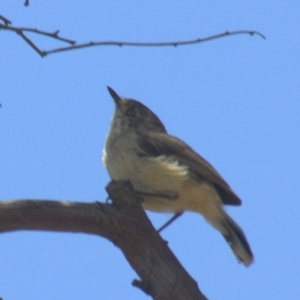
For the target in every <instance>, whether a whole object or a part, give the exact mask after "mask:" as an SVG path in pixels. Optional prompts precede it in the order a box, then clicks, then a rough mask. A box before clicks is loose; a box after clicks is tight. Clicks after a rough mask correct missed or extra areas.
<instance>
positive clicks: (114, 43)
mask: <svg viewBox="0 0 300 300" xmlns="http://www.w3.org/2000/svg"><path fill="white" fill-rule="evenodd" d="M236 34H250V35H251V36H252V35H254V34H257V35H259V36H260V37H262V38H263V39H266V38H265V36H264V35H263V34H261V33H260V32H258V31H249V30H238V31H231V32H229V31H226V32H224V33H219V34H216V35H211V36H208V37H205V38H202V39H200V38H197V39H194V40H186V41H175V42H145V43H141V42H120V41H100V42H89V43H83V44H77V45H74V46H69V47H61V48H56V49H53V50H49V51H45V52H44V53H45V55H48V54H52V53H56V52H63V51H68V50H75V49H81V48H87V47H93V46H119V47H122V46H131V47H167V46H172V47H177V46H183V45H191V44H199V43H203V42H207V41H210V40H214V39H218V38H222V37H226V36H230V35H236Z"/></svg>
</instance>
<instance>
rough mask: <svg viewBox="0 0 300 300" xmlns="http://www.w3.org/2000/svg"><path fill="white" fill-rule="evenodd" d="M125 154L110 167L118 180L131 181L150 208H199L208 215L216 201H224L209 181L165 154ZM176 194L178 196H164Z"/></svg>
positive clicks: (198, 209) (177, 210)
mask: <svg viewBox="0 0 300 300" xmlns="http://www.w3.org/2000/svg"><path fill="white" fill-rule="evenodd" d="M129 153H130V154H128V153H127V154H126V153H124V152H123V153H122V155H119V156H118V157H117V158H116V159H114V160H111V159H110V158H108V159H109V161H110V163H109V164H107V158H106V167H107V169H108V172H109V174H110V177H111V178H112V179H114V180H130V181H131V183H132V185H133V187H134V189H135V190H136V191H137V192H139V193H140V195H141V196H142V197H143V199H144V201H143V202H142V206H143V208H144V209H146V210H151V211H155V212H181V211H185V210H189V211H197V212H200V213H202V214H203V215H206V214H207V213H208V212H209V210H210V209H209V207H211V205H212V204H213V203H215V204H216V203H221V202H220V198H219V196H218V195H217V193H216V191H215V189H214V188H213V187H212V186H211V185H210V184H208V183H206V182H196V181H195V180H193V179H191V178H190V176H189V175H188V168H187V167H186V166H182V165H179V164H178V163H177V162H176V161H174V160H171V159H168V158H166V157H165V156H160V157H155V158H149V157H139V156H137V155H135V154H134V152H129ZM143 192H144V193H145V194H151V195H156V194H160V195H164V194H165V195H170V194H171V195H172V194H173V195H176V197H174V199H173V198H172V197H171V198H168V197H162V196H159V197H157V196H149V195H145V194H144V195H143Z"/></svg>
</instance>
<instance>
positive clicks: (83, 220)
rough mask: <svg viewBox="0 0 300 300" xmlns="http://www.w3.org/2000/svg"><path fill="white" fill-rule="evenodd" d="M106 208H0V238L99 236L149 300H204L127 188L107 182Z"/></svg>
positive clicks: (48, 204) (33, 203)
mask: <svg viewBox="0 0 300 300" xmlns="http://www.w3.org/2000/svg"><path fill="white" fill-rule="evenodd" d="M106 189H107V192H108V194H109V196H110V198H111V199H112V201H113V203H112V204H105V203H99V202H97V203H76V202H67V201H65V202H58V201H45V200H22V201H10V202H1V203H0V232H9V231H16V230H48V231H60V232H82V233H88V234H95V235H98V236H102V237H105V238H107V239H108V240H110V241H111V242H113V243H114V244H115V245H116V246H118V247H120V249H121V251H122V252H123V254H124V255H125V257H126V259H127V260H128V262H129V263H130V265H131V266H132V268H133V269H134V270H135V271H136V272H137V274H138V275H139V277H140V278H141V281H139V280H134V281H133V285H134V286H137V287H139V288H140V289H142V290H143V291H144V292H146V293H147V294H149V295H151V296H152V297H153V299H159V300H162V299H172V300H189V299H194V300H195V299H199V300H204V299H207V298H206V297H205V296H204V295H203V294H202V293H201V292H200V290H199V288H198V285H197V283H196V282H195V281H194V280H193V279H192V278H191V277H190V275H189V274H188V273H187V272H186V270H185V269H184V268H183V267H182V265H181V264H180V262H179V261H178V260H177V258H176V257H175V256H174V254H173V253H172V252H171V250H170V249H169V248H168V246H167V243H166V242H165V241H164V240H163V239H162V238H161V237H160V235H159V234H158V232H157V231H156V230H155V229H154V227H153V226H152V224H151V222H150V221H149V219H148V218H147V215H146V213H145V212H144V210H143V209H142V207H141V205H140V203H139V197H138V196H137V195H136V194H135V192H134V190H133V188H132V186H131V184H130V183H129V182H111V183H110V184H109V185H108V186H107V188H106Z"/></svg>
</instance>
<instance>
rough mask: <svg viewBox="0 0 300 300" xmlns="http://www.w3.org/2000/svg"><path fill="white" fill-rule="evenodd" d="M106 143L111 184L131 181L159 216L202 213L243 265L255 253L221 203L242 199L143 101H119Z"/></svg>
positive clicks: (232, 202) (106, 161) (121, 99)
mask: <svg viewBox="0 0 300 300" xmlns="http://www.w3.org/2000/svg"><path fill="white" fill-rule="evenodd" d="M108 91H109V93H110V95H111V96H112V98H113V99H114V102H115V104H116V106H115V107H116V108H115V113H114V116H113V119H112V121H111V126H110V131H109V134H108V136H107V139H106V145H105V149H104V151H103V152H104V153H103V162H104V164H105V166H106V168H107V170H108V173H109V175H110V177H111V179H113V180H130V181H131V183H132V185H133V187H134V189H135V190H136V191H137V192H139V193H141V194H142V195H143V198H144V200H143V202H142V206H143V208H144V209H147V210H151V211H155V212H174V213H177V214H179V213H181V212H184V211H193V212H198V213H200V214H201V215H202V216H203V217H204V218H205V219H206V220H207V221H208V222H209V223H210V224H211V225H212V226H213V227H214V228H215V229H217V230H218V231H219V232H220V233H221V234H222V235H223V237H224V238H225V240H226V241H227V242H228V244H229V245H230V247H231V249H232V251H233V253H234V254H235V256H236V257H237V259H238V261H240V262H242V263H243V264H244V265H245V266H249V265H250V264H251V263H252V262H253V254H252V251H251V248H250V245H249V243H248V241H247V239H246V236H245V234H244V232H243V230H242V229H241V228H240V226H239V225H238V224H237V223H236V222H235V221H234V220H233V219H232V218H231V217H230V216H229V215H228V214H227V213H226V212H225V211H224V209H223V205H224V204H228V205H240V204H241V200H240V199H239V197H238V196H237V195H236V194H235V193H234V192H233V190H232V189H231V188H230V186H229V185H228V184H227V182H226V181H225V180H224V179H223V178H222V176H221V175H220V174H219V173H218V172H217V171H216V170H215V169H214V167H213V166H212V165H211V164H209V163H208V162H207V161H206V160H205V159H204V158H202V157H201V156H200V155H199V154H197V153H196V152H195V151H194V150H193V149H192V148H191V147H190V146H188V145H187V144H186V143H184V142H183V141H181V140H180V139H178V138H176V137H174V136H171V135H169V134H168V133H167V131H166V129H165V126H164V124H163V123H162V122H161V121H160V119H159V118H158V117H157V116H156V115H155V114H154V113H153V112H152V111H151V110H150V109H149V108H148V107H146V106H145V105H143V104H142V103H141V102H139V101H136V100H133V99H126V98H120V97H119V96H118V94H117V93H116V92H115V91H114V90H113V89H111V88H110V87H108Z"/></svg>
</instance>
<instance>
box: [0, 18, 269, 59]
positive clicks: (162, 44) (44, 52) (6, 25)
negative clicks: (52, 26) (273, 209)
mask: <svg viewBox="0 0 300 300" xmlns="http://www.w3.org/2000/svg"><path fill="white" fill-rule="evenodd" d="M0 20H2V21H3V22H4V24H0V29H3V30H9V31H13V32H15V33H17V34H18V35H20V36H21V38H22V39H23V40H24V41H25V42H26V43H27V44H28V45H29V46H30V47H31V48H33V49H34V50H35V51H36V52H37V53H38V54H39V55H40V56H41V57H44V56H46V55H48V54H52V53H57V52H64V51H69V50H75V49H82V48H88V47H94V46H118V47H122V46H128V47H168V46H171V47H177V46H184V45H192V44H199V43H203V42H207V41H211V40H214V39H218V38H222V37H227V36H232V35H237V34H250V35H251V36H252V35H258V36H260V37H261V38H263V39H265V36H264V35H263V34H261V33H260V32H258V31H255V30H236V31H225V32H223V33H218V34H215V35H211V36H208V37H204V38H197V39H192V40H184V41H173V42H122V41H98V42H93V41H91V42H87V43H82V44H76V41H74V40H70V39H67V38H63V37H60V36H59V35H58V34H59V31H58V30H56V31H54V32H47V31H43V30H40V29H36V28H28V27H15V26H11V21H9V20H8V19H6V18H5V17H3V16H1V15H0ZM26 32H32V33H36V34H39V35H44V36H48V37H51V38H54V39H57V40H59V41H62V42H65V43H68V44H70V45H69V46H65V47H59V48H54V49H52V50H41V49H40V48H39V47H38V46H37V45H36V44H34V43H33V41H32V40H31V39H29V38H28V36H26V35H25V33H26Z"/></svg>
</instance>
